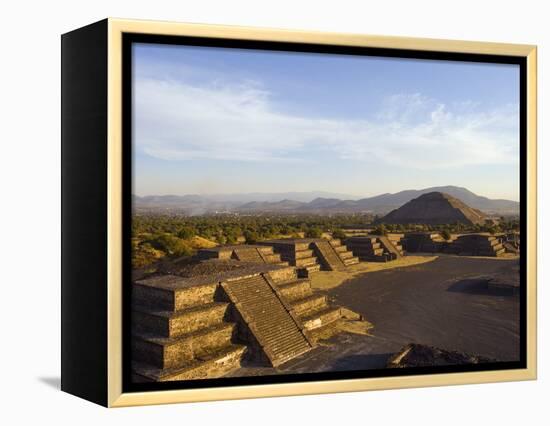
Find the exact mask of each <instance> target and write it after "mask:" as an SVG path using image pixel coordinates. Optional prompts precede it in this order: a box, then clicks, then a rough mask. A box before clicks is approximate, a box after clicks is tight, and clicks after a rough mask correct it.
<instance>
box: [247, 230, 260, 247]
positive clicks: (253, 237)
mask: <svg viewBox="0 0 550 426" xmlns="http://www.w3.org/2000/svg"><path fill="white" fill-rule="evenodd" d="M244 239H245V241H246V243H247V244H254V243H256V242H258V240H259V239H260V237H259V235H258V233H257V232H256V231H252V230H250V229H247V230H246V231H244Z"/></svg>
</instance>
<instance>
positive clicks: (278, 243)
mask: <svg viewBox="0 0 550 426" xmlns="http://www.w3.org/2000/svg"><path fill="white" fill-rule="evenodd" d="M259 244H261V245H265V246H269V247H271V248H272V250H274V251H275V252H276V253H277V254H279V255H280V256H281V260H282V261H285V262H287V263H288V264H289V265H292V266H295V267H296V268H297V269H298V274H299V275H300V276H301V277H308V276H309V274H311V273H312V272H317V271H320V270H321V264H320V263H319V261H318V259H317V256H315V253H314V251H313V249H312V248H311V247H310V246H311V239H291V238H289V239H281V240H267V241H262V242H259Z"/></svg>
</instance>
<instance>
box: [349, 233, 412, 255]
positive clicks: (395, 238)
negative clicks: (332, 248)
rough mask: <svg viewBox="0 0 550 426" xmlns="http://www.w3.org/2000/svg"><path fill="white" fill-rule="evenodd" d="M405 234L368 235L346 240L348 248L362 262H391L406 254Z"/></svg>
mask: <svg viewBox="0 0 550 426" xmlns="http://www.w3.org/2000/svg"><path fill="white" fill-rule="evenodd" d="M403 237H404V234H388V235H366V236H356V237H349V238H346V240H345V242H346V246H347V247H349V249H350V250H351V251H352V252H353V254H354V255H355V256H357V257H358V258H359V260H361V261H369V262H389V261H392V260H396V259H400V258H401V257H402V256H403V255H404V254H405V250H404V249H403V245H402V239H403Z"/></svg>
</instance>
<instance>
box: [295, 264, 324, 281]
mask: <svg viewBox="0 0 550 426" xmlns="http://www.w3.org/2000/svg"><path fill="white" fill-rule="evenodd" d="M320 270H321V265H319V264H318V263H316V264H315V265H308V266H303V267H301V268H298V276H299V277H300V278H309V277H310V276H311V274H312V273H314V272H319V271H320Z"/></svg>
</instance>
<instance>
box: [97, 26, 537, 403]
mask: <svg viewBox="0 0 550 426" xmlns="http://www.w3.org/2000/svg"><path fill="white" fill-rule="evenodd" d="M123 33H142V34H159V35H176V36H177V35H181V36H195V37H211V38H225V39H245V40H265V41H281V42H294V43H316V44H328V45H343V46H369V47H381V48H389V49H414V50H427V51H440V52H461V53H481V54H492V55H507V56H519V57H524V58H527V145H528V146H527V173H528V176H527V190H528V193H527V235H528V247H527V255H528V258H527V259H528V265H527V368H526V369H517V370H500V371H483V372H468V373H445V374H434V375H416V376H402V377H383V378H367V379H350V380H334V381H317V382H302V383H300V382H298V383H285V384H266V385H246V386H237V387H233V386H232V387H218V388H202V389H185V390H168V391H150V392H136V393H133V392H132V393H122V315H121V306H122V257H121V253H122V197H121V195H122V167H121V164H122V93H121V92H122V89H121V88H122V34H123ZM536 114H537V49H536V46H532V45H521V44H504V43H487V42H473V41H458V40H439V39H425V38H409V37H388V36H373V35H359V34H337V33H324V32H313V31H294V30H292V31H289V30H280V29H261V28H253V27H237V26H222V25H204V24H183V23H175V22H157V21H139V20H124V19H114V18H109V20H108V120H107V121H108V136H107V137H108V142H107V143H108V149H107V155H108V159H107V174H108V177H107V184H108V188H107V221H108V224H107V228H108V230H107V232H108V239H107V251H108V259H107V268H108V283H107V284H108V298H107V313H108V319H107V338H108V354H107V355H108V360H107V365H108V406H109V407H123V406H132V405H148V404H167V403H178V402H197V401H214V400H224V399H244V398H260V397H275V396H291V395H305V394H320V393H336V392H357V391H366V390H380V389H396V388H411V387H426V386H443V385H462V384H473V383H491V382H503V381H516V380H535V379H536V378H537V370H536V369H537V365H536V364H537V353H536V352H537V346H536V340H537V298H536V292H537V290H536V274H537V270H536V268H537V257H536V256H537V241H536V237H537V235H536V232H537V201H536V195H537V151H536V138H537V115H536Z"/></svg>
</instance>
